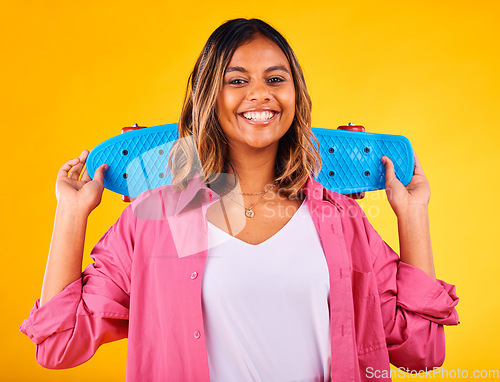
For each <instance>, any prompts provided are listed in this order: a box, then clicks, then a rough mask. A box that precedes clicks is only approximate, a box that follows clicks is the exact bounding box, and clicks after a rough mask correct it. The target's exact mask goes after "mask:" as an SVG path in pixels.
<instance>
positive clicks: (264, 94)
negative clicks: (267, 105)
mask: <svg viewBox="0 0 500 382" xmlns="http://www.w3.org/2000/svg"><path fill="white" fill-rule="evenodd" d="M271 98H272V94H271V91H270V89H269V87H268V86H267V85H266V84H264V83H262V82H260V81H256V82H254V83H252V84H251V85H250V87H249V89H248V94H247V99H248V100H249V101H269V100H270V99H271Z"/></svg>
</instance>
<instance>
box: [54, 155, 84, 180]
mask: <svg viewBox="0 0 500 382" xmlns="http://www.w3.org/2000/svg"><path fill="white" fill-rule="evenodd" d="M79 162H80V158H74V159H70V160H69V161H67V162H66V163H65V164H64V165H63V166H62V167H61V168H60V169H59V172H58V173H57V177H60V176H64V177H67V176H68V171H69V170H71V168H72V167H73V166H75V165H76V164H77V163H79Z"/></svg>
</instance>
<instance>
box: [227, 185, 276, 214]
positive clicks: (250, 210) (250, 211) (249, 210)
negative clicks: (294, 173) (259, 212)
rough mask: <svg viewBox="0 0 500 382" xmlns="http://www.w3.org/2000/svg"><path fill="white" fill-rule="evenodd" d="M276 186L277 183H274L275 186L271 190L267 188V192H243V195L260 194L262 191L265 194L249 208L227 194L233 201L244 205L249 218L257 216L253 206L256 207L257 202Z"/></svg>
mask: <svg viewBox="0 0 500 382" xmlns="http://www.w3.org/2000/svg"><path fill="white" fill-rule="evenodd" d="M274 186H276V183H274V184H273V186H272V187H271V188H270V189H269V190H267V191H265V192H259V193H257V194H250V193H248V194H245V193H241V194H243V195H259V194H262V193H263V194H264V195H262V196H261V197H260V198H259V200H257V202H255V203H254V204H253V205H252V206H251V207H248V208H246V207H245V206H244V205H243V204H241V203H240V202H238V201H237V200H234V199H233V198H232V197H231V196H229V194H226V196H227V197H228V198H229V199H231V200H232V201H233V202H236V203H238V204H239V205H240V206H242V207H243V208H244V209H245V215H246V217H248V218H253V217H254V216H255V212H254V210H253V209H252V208H254V207H255V206H256V205H257V203H259V202H260V201H261V200H262V198H263V197H264V196H266V194H267V193H268V192H269V191H271V190H272V189H273V188H274Z"/></svg>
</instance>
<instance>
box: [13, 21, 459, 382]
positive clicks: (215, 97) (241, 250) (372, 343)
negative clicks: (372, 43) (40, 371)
mask: <svg viewBox="0 0 500 382" xmlns="http://www.w3.org/2000/svg"><path fill="white" fill-rule="evenodd" d="M189 84H190V86H189V87H188V92H187V94H186V98H185V102H184V107H183V111H182V115H181V119H180V122H179V132H178V138H179V139H178V141H177V142H176V144H175V146H174V148H173V150H172V152H171V156H170V157H169V169H170V171H171V172H172V175H173V184H172V185H168V186H163V187H160V188H157V189H154V190H150V191H148V192H145V193H143V194H141V195H140V196H139V198H137V199H136V200H135V201H134V202H133V203H132V204H130V205H129V206H128V207H127V208H125V210H124V211H123V213H122V214H121V216H120V218H119V219H118V220H117V222H116V223H115V224H114V225H113V226H112V227H111V228H110V229H109V230H108V231H107V232H106V234H105V235H104V236H103V237H102V238H101V240H100V241H99V242H98V243H97V244H96V246H95V247H94V248H93V250H92V253H91V257H92V258H93V259H94V263H93V264H91V265H89V266H88V267H87V268H86V269H85V271H84V272H83V273H82V274H81V259H82V253H83V242H84V235H85V227H86V219H87V217H88V215H89V214H90V212H91V211H92V210H93V209H94V208H95V207H96V206H97V205H98V204H99V203H100V199H101V194H102V190H103V177H104V171H105V165H103V166H101V167H100V168H99V169H98V170H97V171H96V175H95V177H94V180H91V179H90V178H89V176H88V174H87V173H86V172H84V173H83V175H82V178H81V180H78V179H79V175H80V172H81V170H82V168H83V165H84V163H85V159H86V156H87V154H88V152H87V151H84V152H83V153H82V155H81V156H80V157H79V158H76V159H74V160H71V161H68V162H67V163H66V164H65V165H64V166H63V167H62V168H61V170H60V172H59V175H58V179H57V184H56V193H57V198H58V208H57V212H56V222H55V227H54V234H53V238H52V244H51V248H50V253H49V259H48V263H47V269H46V273H45V279H44V285H43V288H42V296H41V299H39V300H37V301H36V302H35V306H34V308H33V309H32V311H31V315H30V317H29V318H28V319H27V320H25V322H24V323H23V324H22V325H21V331H23V333H25V334H27V335H28V336H30V338H31V339H32V340H33V342H35V343H36V344H37V360H38V362H39V363H40V364H42V365H43V366H45V367H48V368H67V367H72V366H76V365H78V364H81V363H83V362H85V361H86V360H88V359H89V358H90V357H92V355H93V354H94V353H95V351H96V349H97V348H98V347H99V346H100V345H101V344H103V343H105V342H110V341H114V340H118V339H121V338H125V337H128V340H129V348H128V349H129V350H128V359H127V380H129V381H165V380H168V381H170V380H171V381H208V380H211V381H328V380H333V381H348V380H352V381H367V380H390V374H389V362H391V363H393V364H394V365H396V366H399V367H404V368H407V369H409V370H421V369H425V368H427V369H429V368H432V367H435V366H439V365H441V364H442V363H443V361H444V354H445V353H444V346H445V340H444V329H443V325H456V324H458V316H457V312H456V310H455V308H454V307H455V305H456V304H457V303H458V298H457V297H456V295H455V288H454V286H453V285H449V284H447V283H445V282H444V281H441V280H437V279H436V278H435V275H434V266H433V261H432V251H431V244H430V235H429V227H428V213H427V204H428V202H429V197H430V189H429V184H428V182H427V179H426V177H425V175H424V172H423V170H422V168H421V166H420V164H419V162H418V159H417V158H416V157H415V159H416V161H415V163H416V165H415V175H414V177H413V179H412V181H411V182H410V184H409V185H408V186H407V187H406V188H405V187H404V186H403V185H402V184H401V183H400V182H399V181H398V180H397V179H396V177H395V175H394V167H393V165H392V162H391V161H390V159H389V158H387V157H383V158H382V160H383V162H384V164H385V166H386V189H387V192H388V196H389V202H390V204H391V206H392V208H393V210H394V212H395V213H396V216H397V218H398V229H399V237H400V252H401V259H400V258H399V257H398V255H397V254H396V253H395V252H394V251H393V250H392V249H391V248H390V247H389V246H388V245H387V244H386V243H385V242H384V241H383V240H382V239H381V238H380V236H379V235H378V234H377V233H376V232H375V230H374V229H373V227H372V226H371V225H370V223H369V222H368V221H367V219H366V216H365V215H364V214H363V212H362V210H361V209H360V208H359V206H358V205H357V203H356V202H354V201H353V200H351V199H350V198H348V197H346V196H342V195H339V194H337V193H334V192H331V191H327V190H326V189H325V188H324V187H323V186H322V185H321V184H319V183H318V182H316V181H315V180H314V179H313V178H312V176H313V175H314V174H315V172H317V171H318V169H319V165H320V157H319V154H318V152H317V151H316V150H315V148H314V146H313V144H312V139H314V138H313V136H312V134H311V130H310V122H311V102H310V98H309V95H308V93H307V88H306V85H305V81H304V78H303V75H302V71H301V68H300V66H299V64H298V61H297V59H296V57H295V55H294V53H293V51H292V50H291V48H290V47H289V45H288V43H287V42H286V40H285V39H284V38H283V37H282V36H281V35H280V34H279V33H278V32H277V31H275V30H274V29H273V28H272V27H270V26H269V25H268V24H266V23H264V22H262V21H260V20H257V19H251V20H245V19H236V20H230V21H228V22H226V23H225V24H223V25H221V26H220V27H219V28H218V29H217V30H216V31H215V32H214V33H213V34H212V35H211V36H210V38H209V40H208V41H207V43H206V44H205V48H204V50H203V52H202V54H200V57H199V58H198V61H197V62H196V65H195V67H194V70H193V72H192V74H191V77H190V82H189ZM70 170H71V171H70Z"/></svg>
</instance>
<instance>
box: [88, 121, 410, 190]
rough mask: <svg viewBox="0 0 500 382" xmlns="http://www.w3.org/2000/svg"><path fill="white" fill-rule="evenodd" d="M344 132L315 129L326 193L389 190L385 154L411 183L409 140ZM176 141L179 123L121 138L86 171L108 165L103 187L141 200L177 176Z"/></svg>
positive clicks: (101, 150)
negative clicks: (171, 166)
mask: <svg viewBox="0 0 500 382" xmlns="http://www.w3.org/2000/svg"><path fill="white" fill-rule="evenodd" d="M340 128H346V129H350V127H349V126H341V127H339V129H340ZM360 128H362V130H363V131H364V128H363V127H362V126H360ZM125 129H127V128H125ZM125 129H124V130H125ZM339 129H337V130H336V129H325V128H314V127H313V128H312V132H313V134H314V135H315V136H316V138H317V139H318V141H319V144H320V155H321V159H322V167H321V172H320V173H319V175H318V176H317V177H316V178H315V179H316V180H317V181H318V182H320V183H321V184H322V185H323V186H325V187H326V188H327V189H329V190H332V191H336V192H338V193H341V194H354V193H363V192H365V191H374V190H381V189H384V187H385V167H384V165H383V163H382V162H381V160H380V159H381V157H382V156H384V155H385V156H387V157H389V158H390V159H391V160H392V162H393V163H394V168H395V172H396V177H397V178H398V179H399V180H400V181H401V183H403V185H405V186H406V185H407V184H408V183H409V182H410V180H411V178H412V176H413V169H414V156H413V149H412V146H411V143H410V141H409V140H408V139H407V138H406V137H404V136H401V135H389V134H376V133H365V132H361V131H348V130H339ZM176 137H177V123H172V124H167V125H159V126H153V127H147V128H138V129H136V130H133V131H128V132H125V133H123V134H120V135H117V136H115V137H112V138H110V139H108V140H106V141H104V142H102V143H100V144H99V145H97V146H96V147H94V148H93V149H92V150H91V152H90V153H89V155H88V157H87V172H88V174H89V176H90V177H91V178H94V173H95V170H96V169H97V168H98V167H99V166H101V165H102V164H104V163H106V164H108V166H109V168H108V170H107V171H106V172H105V177H104V187H105V188H107V189H108V190H111V191H114V192H116V193H118V194H121V195H125V196H128V197H132V198H136V197H137V196H139V195H140V194H141V193H142V192H144V191H147V190H150V189H153V188H157V187H160V186H163V185H165V184H170V183H171V181H172V176H171V174H170V173H166V168H167V161H168V154H169V152H170V149H171V147H172V145H173V143H174V142H175V140H176Z"/></svg>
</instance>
